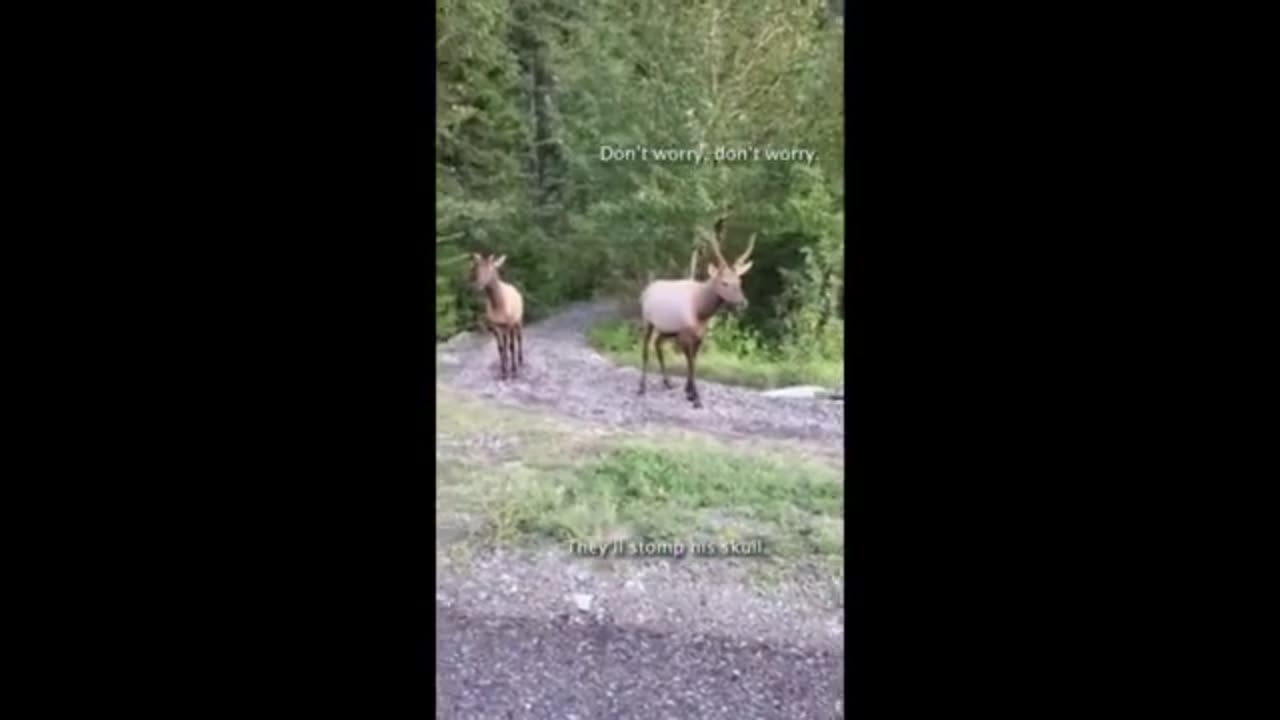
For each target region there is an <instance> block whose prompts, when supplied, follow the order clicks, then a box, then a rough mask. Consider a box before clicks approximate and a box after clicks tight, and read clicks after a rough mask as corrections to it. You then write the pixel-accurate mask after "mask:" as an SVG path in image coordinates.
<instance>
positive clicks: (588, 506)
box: [437, 390, 844, 572]
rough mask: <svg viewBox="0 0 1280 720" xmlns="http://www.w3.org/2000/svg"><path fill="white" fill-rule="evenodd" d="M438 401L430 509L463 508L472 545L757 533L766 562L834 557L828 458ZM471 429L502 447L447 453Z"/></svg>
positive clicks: (712, 538)
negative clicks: (609, 430)
mask: <svg viewBox="0 0 1280 720" xmlns="http://www.w3.org/2000/svg"><path fill="white" fill-rule="evenodd" d="M437 407H438V408H439V410H438V417H437V428H438V431H439V432H440V433H441V435H442V438H443V439H444V441H445V442H443V443H442V444H441V445H440V447H441V448H442V450H441V454H440V455H438V456H437V476H438V485H437V487H438V491H437V492H438V496H437V513H438V514H439V513H441V512H442V511H443V512H445V513H463V514H466V515H468V516H470V517H471V518H472V521H473V522H472V525H471V527H470V531H469V534H468V535H467V537H466V540H467V542H468V543H469V544H471V545H473V546H474V545H476V544H494V545H535V544H537V543H539V542H544V543H545V542H556V543H561V544H564V545H565V546H567V544H568V543H569V542H575V541H576V542H589V543H606V542H612V541H623V542H670V543H681V544H684V545H686V546H688V545H690V544H691V543H725V542H740V543H747V542H752V541H759V542H760V543H762V544H763V548H764V551H765V556H766V557H767V558H768V559H772V560H773V561H775V564H776V562H777V561H783V562H785V563H786V564H787V565H788V566H793V565H794V566H804V567H821V568H825V569H826V570H828V571H830V572H838V568H839V567H840V566H841V565H842V562H843V554H844V526H843V520H842V518H843V514H844V483H843V472H842V469H841V468H839V467H836V466H835V465H833V464H829V463H825V462H822V461H818V460H813V459H810V458H808V457H803V456H801V455H800V454H799V453H797V452H796V451H794V450H791V449H789V448H782V447H779V446H777V445H772V444H769V443H754V444H753V445H752V446H751V448H750V449H744V448H743V447H739V446H728V445H724V444H722V443H721V442H719V441H716V440H711V439H708V438H705V437H701V436H695V435H690V434H680V433H676V432H674V431H673V432H670V433H664V434H657V435H652V436H645V437H637V436H634V435H631V434H627V435H622V434H617V435H610V436H601V435H599V434H594V433H590V432H586V431H584V429H583V428H581V427H576V426H575V425H573V424H572V423H570V422H568V421H561V420H559V419H556V420H552V419H551V418H548V417H546V416H541V415H538V414H536V413H532V412H527V411H523V410H518V409H513V408H501V407H495V406H492V405H488V404H485V403H482V402H479V401H476V400H472V399H469V398H463V397H461V396H458V395H454V394H451V393H449V392H444V391H439V390H438V391H437ZM479 438H501V439H502V441H503V446H502V449H501V450H500V451H493V450H487V449H486V450H481V451H478V452H473V453H465V452H461V453H452V452H450V451H449V450H448V449H449V448H450V447H457V446H465V445H466V444H467V443H468V441H469V440H470V441H473V442H474V441H476V440H477V439H479ZM450 443H453V445H450ZM479 447H485V446H484V445H483V444H480V445H479Z"/></svg>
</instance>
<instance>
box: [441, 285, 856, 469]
mask: <svg viewBox="0 0 1280 720" xmlns="http://www.w3.org/2000/svg"><path fill="white" fill-rule="evenodd" d="M617 312H618V306H617V304H616V303H613V302H604V301H601V302H590V303H578V304H574V305H570V306H569V307H568V308H566V309H565V310H564V311H562V312H560V313H557V314H556V315H554V316H553V317H550V318H547V319H546V320H544V321H542V322H540V323H536V324H534V325H530V326H529V327H527V328H525V331H524V341H525V367H524V371H523V372H522V374H521V376H520V377H518V378H516V379H514V380H508V381H505V382H503V381H499V380H498V351H497V348H496V345H495V343H494V340H493V338H492V337H491V336H489V335H483V334H480V333H464V334H462V335H459V336H457V337H455V338H453V339H451V340H450V341H449V342H447V343H445V344H444V345H443V346H441V352H440V359H441V367H440V368H439V372H438V378H439V381H440V382H443V383H446V384H448V385H449V386H451V387H454V388H457V389H460V390H464V391H467V392H471V393H475V394H477V395H481V396H483V397H488V398H493V399H495V400H498V401H499V402H504V403H509V404H514V405H523V406H532V407H541V408H546V409H547V410H550V411H553V412H558V413H562V414H565V415H570V416H573V417H578V418H583V419H587V420H591V421H594V422H597V423H602V424H605V425H610V426H613V427H627V426H637V425H646V424H648V425H667V426H673V425H674V426H679V427H685V428H690V429H694V430H699V431H702V432H708V433H720V434H729V435H739V436H757V437H761V436H763V437H770V438H778V439H795V440H804V441H808V442H811V443H820V444H823V445H826V446H828V447H829V448H831V449H832V450H834V451H843V448H844V403H843V402H833V401H830V400H809V399H787V398H767V397H764V396H763V395H761V393H760V392H759V391H756V390H752V389H749V388H740V387H733V386H729V385H721V384H719V383H714V382H710V381H708V380H701V379H699V380H698V381H697V382H698V391H699V393H700V394H701V395H702V401H703V404H704V405H705V407H704V408H702V409H700V410H699V409H694V408H693V407H692V406H691V405H690V404H689V403H688V402H687V401H686V400H685V399H684V390H683V378H681V377H679V376H678V375H675V373H673V375H675V377H674V379H673V382H674V384H675V389H672V390H667V389H664V388H663V387H662V381H661V376H660V375H658V373H657V370H658V365H657V360H656V358H655V356H654V355H652V354H650V358H649V361H650V363H651V365H650V368H649V370H650V377H649V392H648V394H646V395H645V396H643V397H641V396H637V395H636V390H637V389H638V388H639V385H640V371H639V370H637V369H635V368H627V367H617V366H615V365H613V364H612V363H610V362H609V361H608V360H607V359H605V358H604V357H602V356H601V355H600V354H599V353H597V352H596V351H595V350H593V349H592V348H591V346H590V345H589V344H588V343H587V338H586V332H587V329H588V328H590V327H591V325H592V324H594V323H595V322H597V321H599V320H601V319H603V318H606V317H609V316H611V315H615V314H617ZM636 352H637V354H638V353H639V352H640V348H639V347H638V346H637V348H636ZM667 355H668V361H669V363H670V364H671V365H679V364H680V363H681V361H680V360H678V359H676V352H675V351H674V350H673V349H669V350H668V353H667Z"/></svg>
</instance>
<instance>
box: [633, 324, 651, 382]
mask: <svg viewBox="0 0 1280 720" xmlns="http://www.w3.org/2000/svg"><path fill="white" fill-rule="evenodd" d="M652 337H653V325H651V324H649V323H645V324H644V343H643V344H642V345H641V346H640V391H639V392H638V393H636V394H637V395H643V394H644V378H645V374H646V373H648V372H649V340H650V339H651V338H652Z"/></svg>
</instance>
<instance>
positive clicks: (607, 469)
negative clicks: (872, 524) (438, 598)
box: [518, 443, 844, 555]
mask: <svg viewBox="0 0 1280 720" xmlns="http://www.w3.org/2000/svg"><path fill="white" fill-rule="evenodd" d="M521 505H522V507H523V510H524V516H523V517H522V518H521V519H520V521H519V522H518V526H519V527H520V529H522V530H524V531H526V532H530V533H536V534H541V535H546V536H548V537H552V538H555V539H558V540H565V541H568V540H576V541H582V542H601V541H607V540H610V539H624V538H625V539H626V540H628V541H638V542H681V543H686V544H687V543H691V542H728V541H734V542H750V541H753V540H759V541H761V542H763V544H764V547H765V548H766V551H767V552H768V553H769V554H772V555H833V554H839V553H840V552H842V549H843V547H844V542H843V536H842V525H841V524H840V517H841V515H842V514H843V512H844V487H843V484H842V482H841V479H840V477H839V475H838V474H837V473H836V472H835V471H833V470H832V469H830V468H827V467H823V466H819V465H810V464H798V465H797V464H786V465H784V464H783V463H781V462H777V461H773V460H767V459H764V458H760V457H750V456H747V457H744V456H742V455H739V454H736V453H731V452H725V451H723V450H717V449H714V448H711V447H705V446H704V447H700V448H696V447H674V446H656V445H643V444H638V443H628V444H624V445H623V446H621V447H615V448H612V449H610V450H609V451H608V452H606V453H604V454H603V455H602V456H601V457H598V458H596V459H595V460H593V461H592V462H589V463H586V464H584V465H582V466H580V467H578V468H575V469H574V471H573V472H572V473H571V474H568V475H567V476H565V477H563V478H561V479H560V480H559V482H557V483H556V484H555V486H554V487H552V488H543V489H539V490H538V491H536V492H534V493H531V494H529V495H526V496H525V497H524V498H523V499H522V502H521Z"/></svg>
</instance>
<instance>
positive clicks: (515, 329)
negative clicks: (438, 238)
mask: <svg viewBox="0 0 1280 720" xmlns="http://www.w3.org/2000/svg"><path fill="white" fill-rule="evenodd" d="M506 261H507V256H506V255H503V256H501V257H499V258H497V259H494V257H493V256H492V255H489V256H488V257H485V256H483V255H480V254H479V253H471V276H470V280H471V287H472V288H474V289H476V290H479V291H482V292H484V295H485V301H484V317H485V323H486V325H487V326H488V329H489V332H491V333H493V337H494V339H495V340H496V341H497V342H498V362H499V364H500V365H501V370H500V377H501V378H502V379H503V380H506V379H507V378H508V377H515V376H516V368H517V367H524V331H523V322H524V299H523V298H522V297H520V291H519V290H516V289H515V288H514V287H512V286H511V285H509V284H507V283H505V282H503V281H502V278H501V277H499V276H498V268H500V267H502V264H503V263H505V262H506ZM508 367H509V368H510V371H509V372H508Z"/></svg>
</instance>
